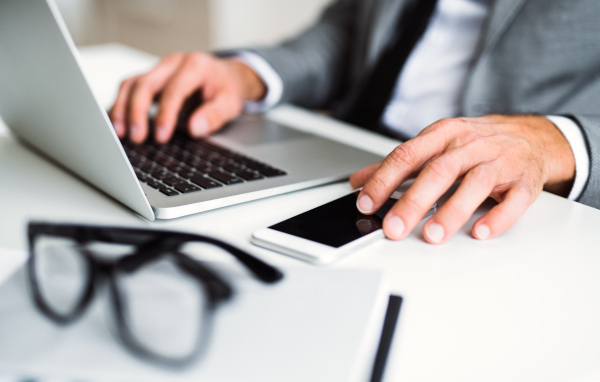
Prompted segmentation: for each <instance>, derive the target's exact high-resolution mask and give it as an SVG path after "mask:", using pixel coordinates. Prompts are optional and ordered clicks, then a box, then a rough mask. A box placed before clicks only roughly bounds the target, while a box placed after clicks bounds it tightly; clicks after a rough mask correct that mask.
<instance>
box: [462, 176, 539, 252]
mask: <svg viewBox="0 0 600 382" xmlns="http://www.w3.org/2000/svg"><path fill="white" fill-rule="evenodd" d="M534 199H535V197H534V193H533V192H532V191H531V189H530V188H529V187H527V186H526V185H524V184H522V183H519V184H516V185H514V186H513V187H512V188H510V189H509V190H508V192H507V193H506V196H505V198H504V200H503V201H502V202H500V204H498V205H496V206H494V207H493V208H492V209H491V210H490V211H488V213H486V214H485V215H483V216H482V217H481V218H479V219H478V220H477V221H476V222H475V224H473V236H474V237H475V238H476V239H479V240H486V239H491V238H494V237H496V236H499V235H501V234H503V233H504V232H506V231H507V230H508V229H509V228H510V227H512V226H513V225H514V224H515V223H516V222H517V220H519V218H520V217H521V216H523V214H524V213H525V211H527V208H529V206H530V205H531V203H533V201H534Z"/></svg>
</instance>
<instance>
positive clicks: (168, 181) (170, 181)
mask: <svg viewBox="0 0 600 382" xmlns="http://www.w3.org/2000/svg"><path fill="white" fill-rule="evenodd" d="M182 182H183V179H179V178H175V177H170V178H166V179H163V183H165V184H167V185H169V186H171V187H173V186H175V185H177V184H180V183H182Z"/></svg>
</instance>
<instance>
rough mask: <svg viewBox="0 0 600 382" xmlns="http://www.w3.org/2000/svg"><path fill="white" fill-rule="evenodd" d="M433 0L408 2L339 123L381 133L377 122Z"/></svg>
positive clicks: (424, 26) (380, 125)
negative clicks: (391, 35)
mask: <svg viewBox="0 0 600 382" xmlns="http://www.w3.org/2000/svg"><path fill="white" fill-rule="evenodd" d="M436 3H437V0H412V1H410V2H409V3H408V4H407V9H405V10H404V11H401V12H400V16H399V19H398V21H397V26H396V32H395V35H394V37H393V38H392V39H391V43H390V44H389V46H388V48H387V49H386V50H385V51H384V52H383V53H382V54H381V56H380V58H379V60H378V61H377V63H376V64H375V66H374V67H373V69H372V70H371V72H370V74H369V75H368V76H367V77H366V78H364V79H363V81H362V82H359V85H358V86H359V89H360V90H359V92H358V95H357V96H356V97H355V98H354V100H353V102H351V105H350V107H349V108H348V109H346V110H347V112H346V113H345V115H341V116H338V117H339V118H340V119H342V120H344V121H346V122H349V123H351V124H354V125H358V126H361V127H364V128H367V129H369V130H374V131H378V132H382V133H384V132H385V128H384V126H382V124H381V118H382V115H383V112H384V110H385V107H386V106H387V104H388V103H389V102H390V99H391V97H392V92H393V91H394V88H395V86H396V82H397V79H398V76H399V75H400V72H401V71H402V68H403V67H404V64H405V63H406V60H407V59H408V56H409V55H410V53H411V52H412V50H413V49H414V47H415V45H416V44H417V42H418V41H419V39H420V38H421V36H423V33H425V30H426V29H427V25H428V24H429V20H430V19H431V15H432V14H433V11H434V9H435V5H436Z"/></svg>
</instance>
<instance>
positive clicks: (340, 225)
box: [252, 190, 437, 265]
mask: <svg viewBox="0 0 600 382" xmlns="http://www.w3.org/2000/svg"><path fill="white" fill-rule="evenodd" d="M359 192H360V190H359V191H355V192H353V193H351V194H348V195H346V196H343V197H341V198H339V199H336V200H334V201H332V202H329V203H327V204H323V205H322V206H319V207H317V208H313V209H312V210H309V211H306V212H304V213H301V214H300V215H296V216H294V217H292V218H290V219H287V220H284V221H282V222H280V223H277V224H275V225H272V226H270V227H268V228H263V229H261V230H258V231H256V232H254V233H253V234H252V243H254V244H256V245H258V246H260V247H264V248H267V249H270V250H273V251H276V252H280V253H283V254H285V255H289V256H293V257H296V258H298V259H301V260H305V261H308V262H310V263H313V264H318V265H325V264H330V263H333V262H334V261H336V260H338V259H339V258H341V257H343V256H344V255H346V254H348V253H350V252H352V251H353V250H356V249H357V248H360V247H362V246H364V245H366V244H368V243H371V242H372V241H374V240H377V239H382V238H383V237H384V234H383V230H382V229H381V227H382V221H383V217H384V216H385V214H387V212H388V211H389V210H390V208H391V207H392V206H393V205H394V203H396V201H397V200H398V198H399V197H400V195H401V193H400V192H395V193H394V194H393V195H392V197H391V198H390V199H388V201H387V202H385V204H384V205H383V206H382V207H381V208H380V209H379V210H378V211H377V212H376V213H375V214H373V215H363V214H361V213H360V212H359V211H358V210H357V209H356V198H357V197H358V193H359ZM436 210H437V204H436V205H434V206H433V207H431V209H430V210H429V212H428V213H427V215H426V216H425V217H424V219H425V218H427V217H429V216H431V215H433V214H434V213H435V211H436Z"/></svg>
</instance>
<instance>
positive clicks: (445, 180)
mask: <svg viewBox="0 0 600 382" xmlns="http://www.w3.org/2000/svg"><path fill="white" fill-rule="evenodd" d="M474 165H475V163H473V156H471V155H468V153H467V152H466V151H454V152H451V153H447V154H445V155H442V156H440V157H439V158H436V159H434V160H432V161H431V162H430V163H428V164H427V165H426V166H425V168H424V169H423V170H422V171H421V173H420V174H419V176H417V179H416V180H415V182H414V183H413V184H412V186H410V188H409V189H408V190H407V191H406V192H405V193H404V194H403V195H402V196H401V197H400V199H399V200H398V201H397V202H396V203H395V204H394V206H393V207H392V208H391V209H390V211H389V212H388V213H387V214H386V216H385V218H384V221H383V232H384V233H385V235H386V236H387V237H388V238H390V239H392V240H400V239H402V238H404V237H406V235H408V234H409V233H410V231H412V229H413V228H414V227H415V226H416V225H417V224H419V221H421V219H422V218H423V216H425V214H426V213H427V211H429V209H430V208H431V206H433V205H434V204H435V202H436V201H437V200H438V199H439V198H440V196H442V195H443V194H444V193H445V192H446V191H447V190H448V189H449V188H450V187H451V186H452V185H453V184H454V182H455V181H456V179H457V178H458V177H459V176H461V175H462V174H464V173H465V172H466V171H468V170H469V169H470V168H472V167H473V166H474ZM363 190H364V188H363Z"/></svg>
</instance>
